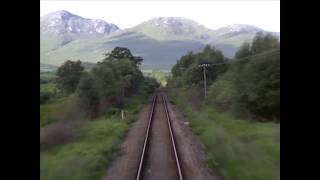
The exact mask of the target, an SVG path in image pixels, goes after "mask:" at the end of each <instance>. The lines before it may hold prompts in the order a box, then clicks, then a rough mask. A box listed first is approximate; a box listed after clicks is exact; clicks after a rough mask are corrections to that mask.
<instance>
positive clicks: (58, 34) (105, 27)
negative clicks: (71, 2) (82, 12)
mask: <svg viewBox="0 0 320 180" xmlns="http://www.w3.org/2000/svg"><path fill="white" fill-rule="evenodd" d="M117 30H119V28H118V27H117V26H116V25H114V24H111V23H107V22H105V21H103V20H100V19H86V18H82V17H80V16H77V15H74V14H72V13H70V12H68V11H64V10H63V11H55V12H52V13H50V14H48V15H45V16H42V17H40V43H41V47H42V49H41V50H42V52H46V51H50V50H54V49H57V48H59V47H60V46H63V45H66V44H68V43H70V42H71V41H73V40H75V39H79V38H91V37H101V36H104V35H108V34H110V33H112V32H115V31H117Z"/></svg>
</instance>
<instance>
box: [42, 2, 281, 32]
mask: <svg viewBox="0 0 320 180" xmlns="http://www.w3.org/2000/svg"><path fill="white" fill-rule="evenodd" d="M59 10H67V11H69V12H71V13H73V14H76V15H79V16H81V17H84V18H90V19H103V20H105V21H107V22H108V23H113V24H115V25H117V26H118V27H120V28H121V29H125V28H130V27H133V26H136V25H138V24H140V23H142V22H144V21H147V20H149V19H151V18H153V17H184V18H188V19H192V20H194V21H196V22H198V23H200V24H202V25H204V26H206V27H207V28H210V29H217V28H220V27H223V26H227V25H231V24H250V25H254V26H257V27H260V28H262V29H264V30H267V31H274V32H280V0H279V1H277V0H273V1H270V0H268V1H261V0H259V1H258V0H256V1H253V0H251V1H239V0H237V1H190V0H189V1H181V0H180V1H132V0H131V1H110V0H109V1H101V0H100V1H93V0H90V1H86V0H81V1H76V0H64V1H57V0H51V1H48V0H46V1H45V0H41V1H40V16H43V15H46V14H48V13H50V12H53V11H59Z"/></svg>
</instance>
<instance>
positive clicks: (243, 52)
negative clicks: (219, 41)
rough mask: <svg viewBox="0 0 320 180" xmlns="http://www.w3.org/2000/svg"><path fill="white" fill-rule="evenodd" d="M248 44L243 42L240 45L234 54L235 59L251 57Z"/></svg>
mask: <svg viewBox="0 0 320 180" xmlns="http://www.w3.org/2000/svg"><path fill="white" fill-rule="evenodd" d="M250 48H251V47H250V43H248V42H245V43H243V44H242V45H241V47H240V49H239V50H238V51H237V52H236V54H235V58H236V59H240V58H244V57H248V56H250V55H251V49H250Z"/></svg>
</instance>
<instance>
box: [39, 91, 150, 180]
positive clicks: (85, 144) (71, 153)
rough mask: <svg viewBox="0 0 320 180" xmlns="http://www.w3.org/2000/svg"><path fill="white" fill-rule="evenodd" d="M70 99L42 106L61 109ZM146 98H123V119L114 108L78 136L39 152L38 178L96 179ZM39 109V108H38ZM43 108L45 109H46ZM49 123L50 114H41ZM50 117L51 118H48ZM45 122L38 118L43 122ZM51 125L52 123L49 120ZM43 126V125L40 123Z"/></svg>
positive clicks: (108, 161)
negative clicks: (124, 99) (124, 103)
mask: <svg viewBox="0 0 320 180" xmlns="http://www.w3.org/2000/svg"><path fill="white" fill-rule="evenodd" d="M68 99H69V100H70V97H68V98H65V99H61V100H59V101H56V102H55V103H54V104H50V105H44V106H42V108H44V109H42V110H48V109H50V110H51V111H54V110H57V109H56V108H61V107H63V106H64V105H63V103H66V102H68ZM145 100H146V95H139V96H133V97H130V98H128V99H126V104H127V105H126V106H125V111H126V116H125V119H124V120H121V115H120V110H119V109H116V108H114V109H113V111H112V112H111V113H106V115H105V117H100V118H98V119H95V120H91V121H88V122H87V123H86V124H84V125H82V128H81V130H80V131H78V132H80V135H79V136H77V137H76V138H75V139H73V140H72V141H69V143H67V144H62V145H59V146H56V147H54V148H51V149H50V148H49V149H48V148H47V149H42V150H41V152H40V178H41V179H43V180H95V179H100V178H101V176H103V174H104V173H105V170H106V169H107V167H108V165H109V164H110V163H111V161H112V159H113V157H114V156H115V155H116V153H117V152H118V150H119V148H120V145H121V143H122V141H123V139H124V137H125V135H126V132H127V131H128V129H129V126H130V124H131V122H133V121H134V120H136V118H137V114H138V112H139V109H140V108H141V106H142V105H143V102H144V101H145ZM40 107H41V106H40ZM46 108H47V109H46ZM42 113H44V114H45V115H47V116H46V117H47V118H49V120H50V117H51V116H50V111H49V112H48V111H44V112H43V111H42ZM51 118H52V117H51ZM44 120H46V119H42V121H44ZM45 122H47V124H48V123H53V122H56V121H51V122H48V120H47V121H45ZM42 123H44V122H42Z"/></svg>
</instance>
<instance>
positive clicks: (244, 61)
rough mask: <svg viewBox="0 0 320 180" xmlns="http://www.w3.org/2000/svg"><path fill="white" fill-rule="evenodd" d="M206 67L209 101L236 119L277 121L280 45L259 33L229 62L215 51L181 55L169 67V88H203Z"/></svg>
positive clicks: (208, 50)
mask: <svg viewBox="0 0 320 180" xmlns="http://www.w3.org/2000/svg"><path fill="white" fill-rule="evenodd" d="M203 63H209V64H212V66H209V67H207V68H206V77H207V86H208V87H209V90H208V101H210V103H212V104H214V105H215V106H216V108H218V109H219V110H222V111H230V112H232V113H233V115H236V116H237V117H245V118H248V117H250V118H251V119H253V120H260V121H280V42H279V40H278V39H277V38H276V37H273V36H272V35H270V34H262V33H259V34H257V36H256V37H255V38H254V40H253V42H252V44H251V45H250V44H248V43H245V44H243V46H242V47H241V48H240V50H239V51H238V52H237V53H236V56H235V59H234V60H233V61H230V60H229V59H226V58H224V56H223V54H222V53H221V52H220V51H219V50H215V48H210V47H208V46H207V47H206V48H205V49H204V50H203V52H200V53H197V54H193V53H192V52H190V53H189V54H187V55H185V56H183V57H182V58H181V59H180V60H179V61H178V62H177V64H176V65H175V66H174V67H173V68H172V78H171V79H170V80H169V83H168V85H169V87H173V88H182V87H186V88H188V87H189V86H198V87H203V82H204V81H203V74H202V73H203V72H202V69H201V68H199V67H198V65H200V64H203Z"/></svg>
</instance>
